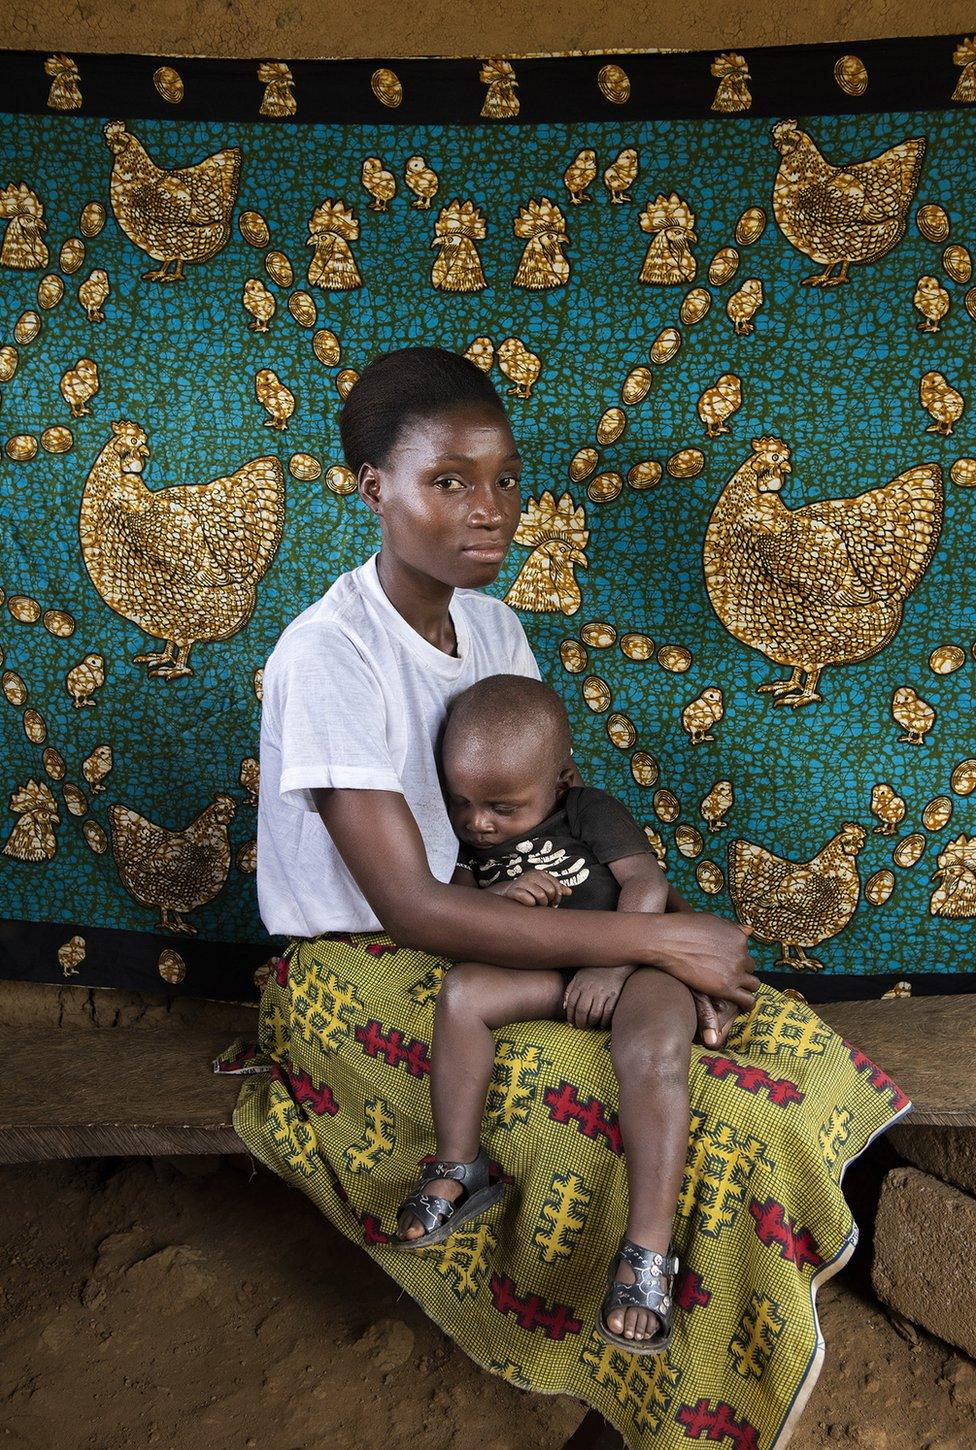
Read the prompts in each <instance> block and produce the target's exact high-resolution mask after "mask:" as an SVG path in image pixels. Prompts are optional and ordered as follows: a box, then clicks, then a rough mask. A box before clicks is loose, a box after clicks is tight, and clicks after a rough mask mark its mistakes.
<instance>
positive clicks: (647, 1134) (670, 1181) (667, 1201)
mask: <svg viewBox="0 0 976 1450" xmlns="http://www.w3.org/2000/svg"><path fill="white" fill-rule="evenodd" d="M697 1021H698V1019H697V1014H696V1012H695V1003H694V998H693V997H692V995H691V992H690V991H689V990H688V988H687V987H686V986H685V985H684V983H683V982H679V981H678V980H677V979H676V978H675V977H672V976H669V975H668V973H667V972H662V971H659V970H658V969H657V968H656V967H642V968H640V969H638V971H636V972H634V973H633V974H632V975H631V976H630V977H628V978H627V981H626V982H625V983H624V985H623V989H622V990H621V993H620V997H619V999H618V1001H617V1005H616V1008H615V1009H614V1014H613V1023H612V1027H611V1034H612V1035H611V1042H610V1050H611V1054H612V1057H613V1065H614V1069H615V1071H616V1074H617V1081H618V1082H619V1084H620V1134H621V1138H622V1140H623V1145H624V1152H625V1154H626V1161H627V1180H628V1184H629V1187H630V1209H629V1213H628V1217H627V1230H626V1232H627V1237H628V1238H629V1239H633V1241H634V1242H635V1243H637V1244H641V1245H642V1246H643V1247H644V1248H647V1249H653V1250H654V1251H655V1252H657V1253H660V1254H666V1253H667V1250H668V1243H669V1241H670V1238H671V1228H672V1224H673V1221H674V1215H675V1208H676V1205H677V1202H678V1194H679V1192H680V1190H681V1181H682V1177H683V1175H684V1169H685V1162H686V1160H687V1157H688V1123H689V1108H688V1065H689V1062H690V1058H691V1043H692V1039H693V1038H694V1035H695V1029H696V1027H697ZM614 1277H615V1278H616V1279H617V1280H619V1281H621V1282H623V1283H628V1284H632V1283H633V1282H634V1271H633V1269H632V1268H631V1267H630V1265H629V1264H628V1263H626V1262H625V1261H622V1262H621V1263H620V1264H619V1267H618V1269H617V1272H616V1274H615V1276H614ZM607 1324H608V1325H609V1327H610V1329H612V1330H613V1332H614V1333H615V1334H623V1335H625V1336H626V1337H627V1338H634V1339H649V1338H651V1337H652V1336H653V1335H654V1334H656V1333H657V1330H658V1317H657V1315H656V1314H654V1313H653V1311H652V1310H649V1309H634V1308H628V1309H615V1310H614V1311H613V1312H612V1313H611V1314H610V1315H609V1316H608V1318H607Z"/></svg>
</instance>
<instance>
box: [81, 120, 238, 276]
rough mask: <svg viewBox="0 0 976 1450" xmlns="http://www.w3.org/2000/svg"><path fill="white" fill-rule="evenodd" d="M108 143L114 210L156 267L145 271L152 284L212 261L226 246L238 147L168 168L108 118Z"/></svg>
mask: <svg viewBox="0 0 976 1450" xmlns="http://www.w3.org/2000/svg"><path fill="white" fill-rule="evenodd" d="M104 135H105V143H106V145H107V146H108V148H109V150H110V151H111V152H112V155H113V157H114V160H113V163H112V177H111V196H112V210H113V212H114V213H115V219H116V221H117V222H118V224H119V226H120V227H121V228H122V230H123V231H124V232H125V234H126V236H127V237H128V238H129V240H130V242H134V243H135V245H136V246H137V247H138V248H139V249H140V250H141V251H143V252H146V253H148V255H149V256H150V257H152V258H153V259H154V260H155V261H157V262H159V263H161V265H160V266H158V267H153V268H151V269H150V270H149V271H148V272H143V273H142V276H143V278H144V280H146V281H148V282H184V281H185V280H186V278H185V277H184V275H183V267H184V264H185V263H187V262H195V263H201V262H206V261H208V260H209V258H210V257H213V256H214V255H215V254H216V253H217V252H219V251H220V249H221V248H222V247H223V246H225V245H226V244H227V240H228V238H229V237H230V224H231V216H232V214H233V211H234V203H235V201H236V200H237V189H238V186H239V185H240V178H241V153H240V150H239V149H238V148H237V147H236V146H230V147H227V148H225V149H224V150H222V151H216V152H214V154H213V155H212V156H207V157H205V158H204V159H203V160H202V161H197V162H195V163H194V164H193V165H192V166H183V167H180V168H178V169H176V170H172V171H168V170H166V169H165V168H164V167H161V166H157V164H156V162H155V161H154V160H153V159H152V157H151V156H150V155H149V153H148V151H147V150H146V148H145V147H144V146H143V144H142V142H141V141H140V140H139V138H138V137H137V136H134V135H133V134H132V133H131V132H130V131H127V130H126V128H125V126H124V125H123V123H122V122H121V121H109V123H108V125H107V126H106V127H105V129H104Z"/></svg>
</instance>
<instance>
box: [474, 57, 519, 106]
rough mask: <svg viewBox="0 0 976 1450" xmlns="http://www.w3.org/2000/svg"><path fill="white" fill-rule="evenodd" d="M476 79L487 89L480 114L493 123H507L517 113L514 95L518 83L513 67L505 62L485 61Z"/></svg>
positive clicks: (515, 96)
mask: <svg viewBox="0 0 976 1450" xmlns="http://www.w3.org/2000/svg"><path fill="white" fill-rule="evenodd" d="M478 79H479V80H480V81H481V84H482V85H483V86H487V87H488V94H487V95H486V96H485V99H484V103H483V105H482V107H481V112H480V114H481V115H482V116H484V117H489V118H490V119H491V120H493V121H507V120H508V119H509V118H510V117H512V116H517V115H518V113H519V99H518V96H517V95H516V94H515V88H516V86H517V85H518V81H517V80H516V79H515V67H514V66H513V65H512V64H511V62H510V61H507V60H500V59H494V60H486V61H485V62H484V64H483V65H482V67H481V69H480V71H479V72H478Z"/></svg>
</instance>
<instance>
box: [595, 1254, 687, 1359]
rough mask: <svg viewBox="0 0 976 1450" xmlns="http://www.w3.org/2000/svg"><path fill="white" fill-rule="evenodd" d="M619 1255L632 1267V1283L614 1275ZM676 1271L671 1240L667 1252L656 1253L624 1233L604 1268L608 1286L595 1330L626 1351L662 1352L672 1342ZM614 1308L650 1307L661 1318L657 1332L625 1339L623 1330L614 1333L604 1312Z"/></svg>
mask: <svg viewBox="0 0 976 1450" xmlns="http://www.w3.org/2000/svg"><path fill="white" fill-rule="evenodd" d="M621 1259H625V1260H626V1261H627V1263H628V1264H629V1265H630V1267H631V1268H632V1269H633V1271H634V1275H635V1278H634V1282H633V1283H632V1284H622V1283H620V1282H619V1281H618V1280H616V1279H614V1277H613V1275H614V1270H615V1269H616V1268H617V1267H618V1266H619V1264H620V1261H621ZM677 1271H678V1255H677V1254H676V1253H675V1252H674V1244H668V1251H667V1253H666V1254H657V1253H655V1252H654V1251H653V1250H652V1249H645V1248H644V1247H643V1246H642V1245H641V1244H635V1243H634V1241H633V1239H629V1238H627V1236H626V1234H625V1235H623V1237H622V1238H621V1240H620V1247H619V1248H618V1249H617V1252H616V1253H615V1254H614V1256H613V1259H612V1260H611V1262H610V1267H609V1269H608V1270H607V1280H608V1288H607V1292H606V1294H605V1296H604V1299H603V1303H602V1304H601V1305H600V1310H599V1313H598V1314H597V1316H596V1328H597V1333H598V1334H600V1335H602V1337H603V1338H604V1339H605V1340H607V1341H608V1343H610V1344H613V1345H615V1346H616V1348H617V1349H624V1350H626V1351H627V1353H628V1354H663V1353H664V1351H665V1350H666V1349H667V1348H668V1346H669V1344H670V1343H671V1335H672V1332H673V1326H672V1318H673V1315H674V1299H673V1297H672V1293H671V1286H672V1283H673V1281H674V1276H675V1274H676V1273H677ZM615 1309H650V1311H651V1313H652V1314H656V1315H657V1317H658V1319H659V1320H660V1321H661V1329H660V1332H659V1333H658V1334H655V1335H654V1336H653V1337H652V1338H650V1339H627V1338H626V1337H625V1336H624V1335H623V1334H614V1332H613V1330H612V1329H611V1328H610V1327H609V1325H608V1324H607V1316H608V1315H610V1314H612V1313H613V1311H614V1310H615Z"/></svg>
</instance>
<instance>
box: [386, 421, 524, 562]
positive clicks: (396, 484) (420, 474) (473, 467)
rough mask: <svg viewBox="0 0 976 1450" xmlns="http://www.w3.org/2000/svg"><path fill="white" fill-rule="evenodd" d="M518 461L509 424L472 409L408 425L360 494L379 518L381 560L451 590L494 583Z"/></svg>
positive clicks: (511, 528)
mask: <svg viewBox="0 0 976 1450" xmlns="http://www.w3.org/2000/svg"><path fill="white" fill-rule="evenodd" d="M521 471H522V460H521V458H520V456H519V452H518V449H517V448H516V446H515V439H514V437H513V435H512V430H511V428H510V426H509V424H508V420H507V419H506V418H505V416H504V414H502V413H500V412H499V411H498V410H497V409H496V408H491V407H487V406H482V405H478V406H477V407H473V406H469V407H464V408H460V409H455V410H452V411H449V412H443V413H437V414H435V415H434V416H433V417H431V418H425V419H423V420H416V421H414V422H410V423H408V424H407V425H406V426H405V427H404V428H403V431H402V432H401V434H400V436H399V438H398V439H397V442H396V446H395V447H394V448H393V449H392V450H391V452H390V455H389V457H388V458H387V460H386V462H385V464H384V465H383V467H382V468H375V467H374V466H373V465H372V464H369V463H364V464H363V466H362V468H361V469H360V470H359V491H360V494H361V495H362V497H363V498H364V499H365V500H366V502H367V503H368V504H369V505H370V507H371V508H373V509H374V510H375V511H376V512H377V513H378V514H379V516H380V521H381V528H382V533H383V553H384V554H385V555H387V556H391V555H392V556H394V557H395V558H396V559H397V560H398V561H399V562H400V563H401V564H403V565H406V566H407V567H408V568H410V569H412V570H415V571H416V572H417V573H418V574H422V575H426V576H428V577H430V578H433V579H436V580H438V581H439V582H440V583H442V584H447V585H450V586H451V587H452V588H461V589H478V588H481V587H482V586H483V585H485V584H490V583H491V581H492V580H493V579H494V578H496V576H497V574H498V571H499V569H500V568H501V566H502V562H503V560H504V558H505V555H506V553H507V552H508V547H509V545H510V544H511V542H512V536H513V534H514V533H515V530H516V529H517V528H518V523H519V517H520V515H521V510H522V495H521V483H520V479H521Z"/></svg>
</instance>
